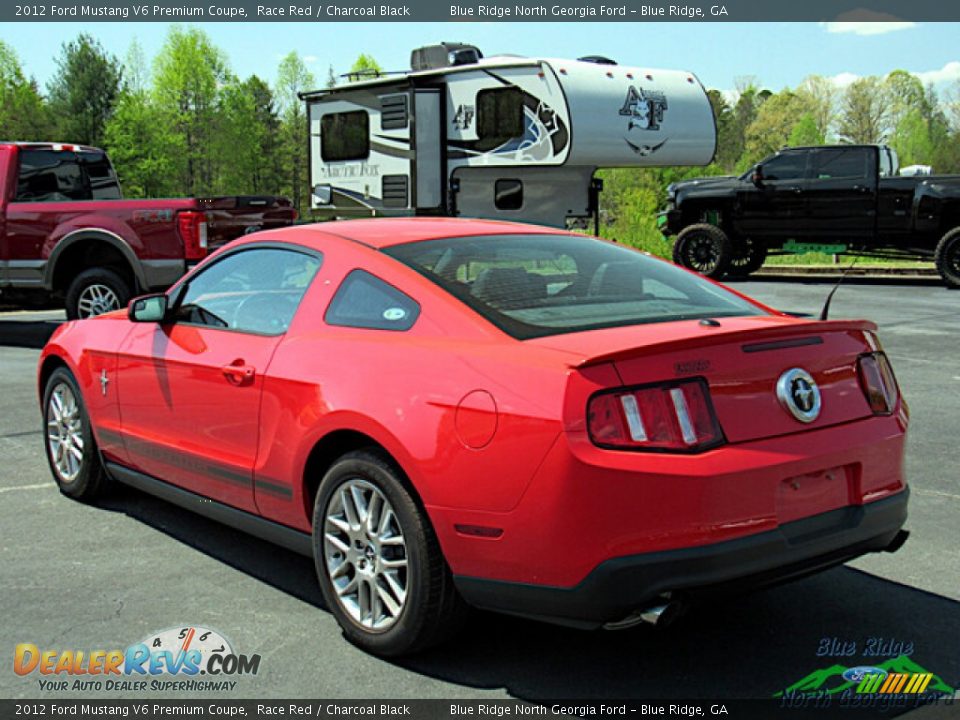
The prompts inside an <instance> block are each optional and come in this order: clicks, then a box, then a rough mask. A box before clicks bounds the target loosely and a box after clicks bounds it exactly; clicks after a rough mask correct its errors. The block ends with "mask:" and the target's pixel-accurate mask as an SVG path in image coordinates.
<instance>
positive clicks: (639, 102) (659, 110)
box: [620, 85, 667, 131]
mask: <svg viewBox="0 0 960 720" xmlns="http://www.w3.org/2000/svg"><path fill="white" fill-rule="evenodd" d="M666 109H667V97H666V95H664V94H663V93H662V92H655V91H652V90H644V89H643V88H640V89H639V90H638V89H637V88H635V87H634V86H633V85H631V86H630V89H629V90H627V99H626V100H624V101H623V107H621V108H620V114H621V115H624V116H626V117H629V118H630V122H628V123H627V131H630V130H633V129H634V128H640V129H641V130H659V129H660V123H662V122H663V113H664V111H665V110H666Z"/></svg>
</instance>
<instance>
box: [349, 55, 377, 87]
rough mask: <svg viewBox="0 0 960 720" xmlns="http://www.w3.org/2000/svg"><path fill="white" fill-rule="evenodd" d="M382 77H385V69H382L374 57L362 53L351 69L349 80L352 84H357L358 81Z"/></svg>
mask: <svg viewBox="0 0 960 720" xmlns="http://www.w3.org/2000/svg"><path fill="white" fill-rule="evenodd" d="M381 75H383V68H381V67H380V63H378V62H377V61H376V60H374V59H373V56H372V55H367V54H365V53H360V55H358V56H357V59H356V60H355V61H354V62H353V65H352V66H351V67H350V72H349V74H348V79H349V80H350V82H356V81H357V80H363V79H366V78H371V77H380V76H381Z"/></svg>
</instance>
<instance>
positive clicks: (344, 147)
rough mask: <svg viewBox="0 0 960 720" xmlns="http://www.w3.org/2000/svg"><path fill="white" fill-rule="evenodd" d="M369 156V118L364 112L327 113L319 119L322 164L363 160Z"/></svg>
mask: <svg viewBox="0 0 960 720" xmlns="http://www.w3.org/2000/svg"><path fill="white" fill-rule="evenodd" d="M369 155H370V116H369V115H367V112H366V110H356V111H353V112H345V113H327V114H326V115H324V116H323V117H322V118H320V157H321V158H323V161H324V162H337V161H340V160H363V159H364V158H366V157H368V156H369Z"/></svg>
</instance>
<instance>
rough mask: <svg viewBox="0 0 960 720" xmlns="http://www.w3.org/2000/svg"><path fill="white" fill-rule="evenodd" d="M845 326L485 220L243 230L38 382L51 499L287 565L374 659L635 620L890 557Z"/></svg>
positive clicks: (895, 510) (891, 527) (891, 517)
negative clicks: (315, 589) (192, 533)
mask: <svg viewBox="0 0 960 720" xmlns="http://www.w3.org/2000/svg"><path fill="white" fill-rule="evenodd" d="M875 330H876V326H875V325H873V324H871V323H868V322H863V321H830V322H822V321H815V320H810V319H799V318H796V317H790V316H788V315H785V314H782V313H779V312H777V311H775V310H771V309H770V308H767V307H764V306H763V305H760V304H758V303H756V302H754V301H752V300H749V299H747V298H745V297H743V296H741V295H739V294H737V293H735V292H733V291H731V290H728V289H725V288H724V287H722V286H720V285H717V284H715V283H713V282H711V281H709V280H705V279H703V278H701V277H699V276H696V275H693V274H691V273H689V272H687V271H685V270H682V269H680V268H677V267H674V266H673V265H670V264H668V263H666V262H662V261H660V260H657V259H654V258H651V257H649V256H647V255H645V254H643V253H640V252H636V251H634V250H630V249H627V248H625V247H622V246H618V245H615V244H612V243H608V242H604V241H602V240H597V239H595V238H589V237H585V236H582V235H576V234H571V233H565V232H560V231H554V230H548V229H544V228H541V227H532V226H526V225H517V224H511V223H500V222H486V221H470V220H448V219H423V218H419V219H403V220H385V219H380V220H361V221H350V222H337V223H327V224H321V225H313V226H302V227H296V228H289V229H286V230H277V231H267V232H261V233H257V234H256V235H253V236H250V237H249V238H244V239H242V240H239V241H237V242H234V243H232V244H230V245H229V246H227V247H225V248H223V249H222V250H220V251H219V252H217V253H215V254H213V255H212V256H211V257H209V258H208V259H207V260H206V261H205V262H203V263H202V264H201V265H200V266H198V267H197V268H196V269H194V270H193V272H191V273H190V274H189V275H187V276H186V277H185V278H183V279H182V280H181V281H180V282H179V283H178V284H177V285H175V286H174V287H173V288H171V289H170V290H169V291H168V292H166V293H165V294H159V295H148V296H144V297H141V298H138V299H136V300H134V301H133V302H132V303H131V305H130V308H129V310H128V311H126V312H122V311H121V312H114V313H111V314H108V315H103V316H100V317H97V318H94V319H90V320H83V321H78V322H72V323H67V324H65V325H63V326H62V327H61V328H60V329H59V330H58V331H57V332H56V333H55V334H54V336H53V337H52V339H51V340H50V342H49V344H48V345H47V347H46V349H45V350H44V351H43V355H42V357H41V360H40V367H39V389H40V394H41V396H42V406H43V422H44V433H45V440H46V447H47V456H48V459H49V461H50V467H51V469H52V471H53V475H54V477H55V478H56V481H57V483H58V484H59V486H60V489H61V490H62V491H63V492H64V493H65V494H67V495H69V496H71V497H75V498H78V499H83V500H86V499H89V498H93V497H94V496H95V495H96V494H97V493H98V492H100V491H102V490H103V489H104V487H105V485H106V483H107V481H108V479H112V480H116V481H120V482H123V483H126V484H128V485H132V486H134V487H136V488H140V489H142V490H144V491H147V492H149V493H153V494H155V495H158V496H159V497H161V498H164V499H166V500H169V501H172V502H174V503H178V504H180V505H182V506H185V507H187V508H189V509H191V510H194V511H196V512H199V513H203V514H206V515H209V516H212V517H213V518H216V519H217V520H219V521H222V522H224V523H227V524H229V525H232V526H235V527H238V528H241V529H243V530H246V531H249V532H251V533H254V534H256V535H259V536H261V537H263V538H266V539H268V540H271V541H274V542H276V543H279V544H281V545H284V546H286V547H288V548H291V549H293V550H296V551H300V552H302V553H305V554H308V555H312V556H313V557H314V558H315V562H316V567H317V573H318V575H319V580H320V586H321V588H322V591H323V595H324V598H325V600H326V603H327V605H328V607H329V608H330V610H331V611H332V612H333V614H334V615H335V616H336V618H337V620H338V621H339V623H340V624H341V625H342V627H343V630H344V632H345V633H346V635H347V636H348V637H349V638H350V639H351V640H353V641H354V642H355V643H357V644H358V645H360V646H362V647H364V648H366V649H368V650H371V651H373V652H376V653H380V654H384V655H395V654H399V653H405V652H411V651H414V650H416V649H419V648H423V647H426V646H427V645H429V644H431V643H435V642H438V641H439V640H441V639H442V638H444V637H446V636H448V635H449V633H450V630H451V629H452V627H453V626H455V624H456V623H458V622H459V621H460V620H461V619H462V618H463V616H464V611H465V609H466V608H467V607H468V606H470V605H473V606H477V607H481V608H487V609H491V610H498V611H503V612H509V613H514V614H521V615H526V616H531V617H537V618H541V619H546V620H552V621H554V622H560V623H566V624H570V625H577V626H584V627H597V626H600V625H607V626H611V627H617V626H627V625H630V624H634V623H636V622H643V621H646V622H657V621H664V620H665V619H666V618H668V617H670V616H671V615H674V614H675V611H676V610H677V609H680V608H682V607H683V606H684V605H685V604H688V603H690V602H695V601H696V600H697V599H698V597H702V596H703V595H704V594H707V593H710V592H713V591H716V590H723V589H727V588H731V587H733V588H737V589H742V588H750V587H756V586H761V585H766V584H770V583H773V582H778V581H782V580H786V579H790V578H794V577H798V576H801V575H804V574H808V573H810V572H813V571H816V570H820V569H823V568H827V567H830V566H833V565H836V564H839V563H842V562H845V561H847V560H849V559H851V558H854V557H857V556H859V555H862V554H864V553H867V552H873V551H883V550H886V551H891V552H892V551H894V550H896V549H897V548H898V547H899V546H900V545H901V544H902V543H903V541H904V540H905V538H906V532H905V531H903V530H901V527H902V525H903V523H904V520H905V518H906V507H907V494H908V491H907V488H906V483H905V481H904V474H903V454H904V439H905V432H906V428H907V419H908V415H907V409H906V406H905V405H904V403H903V402H902V401H901V399H900V393H899V389H898V387H897V382H896V380H895V379H894V375H893V372H892V370H891V368H890V365H889V363H888V361H887V358H886V356H885V355H884V353H883V351H882V350H881V348H880V345H879V343H878V341H877V338H876V336H875V334H874V332H875Z"/></svg>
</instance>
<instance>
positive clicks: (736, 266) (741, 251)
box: [727, 238, 767, 278]
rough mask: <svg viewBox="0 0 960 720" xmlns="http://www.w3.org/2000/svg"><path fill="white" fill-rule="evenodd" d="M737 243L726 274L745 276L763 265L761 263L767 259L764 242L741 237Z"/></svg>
mask: <svg viewBox="0 0 960 720" xmlns="http://www.w3.org/2000/svg"><path fill="white" fill-rule="evenodd" d="M737 245H738V247H737V249H736V250H735V251H734V252H735V254H734V256H733V259H732V260H731V261H730V269H729V270H727V275H729V276H730V277H737V278H745V277H747V276H748V275H752V274H753V273H755V272H756V271H757V270H759V269H760V268H762V267H763V263H764V262H766V260H767V246H766V245H765V244H763V243H762V242H757V241H756V240H751V239H750V238H743V239H742V240H740V241H739V242H738V243H737Z"/></svg>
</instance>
